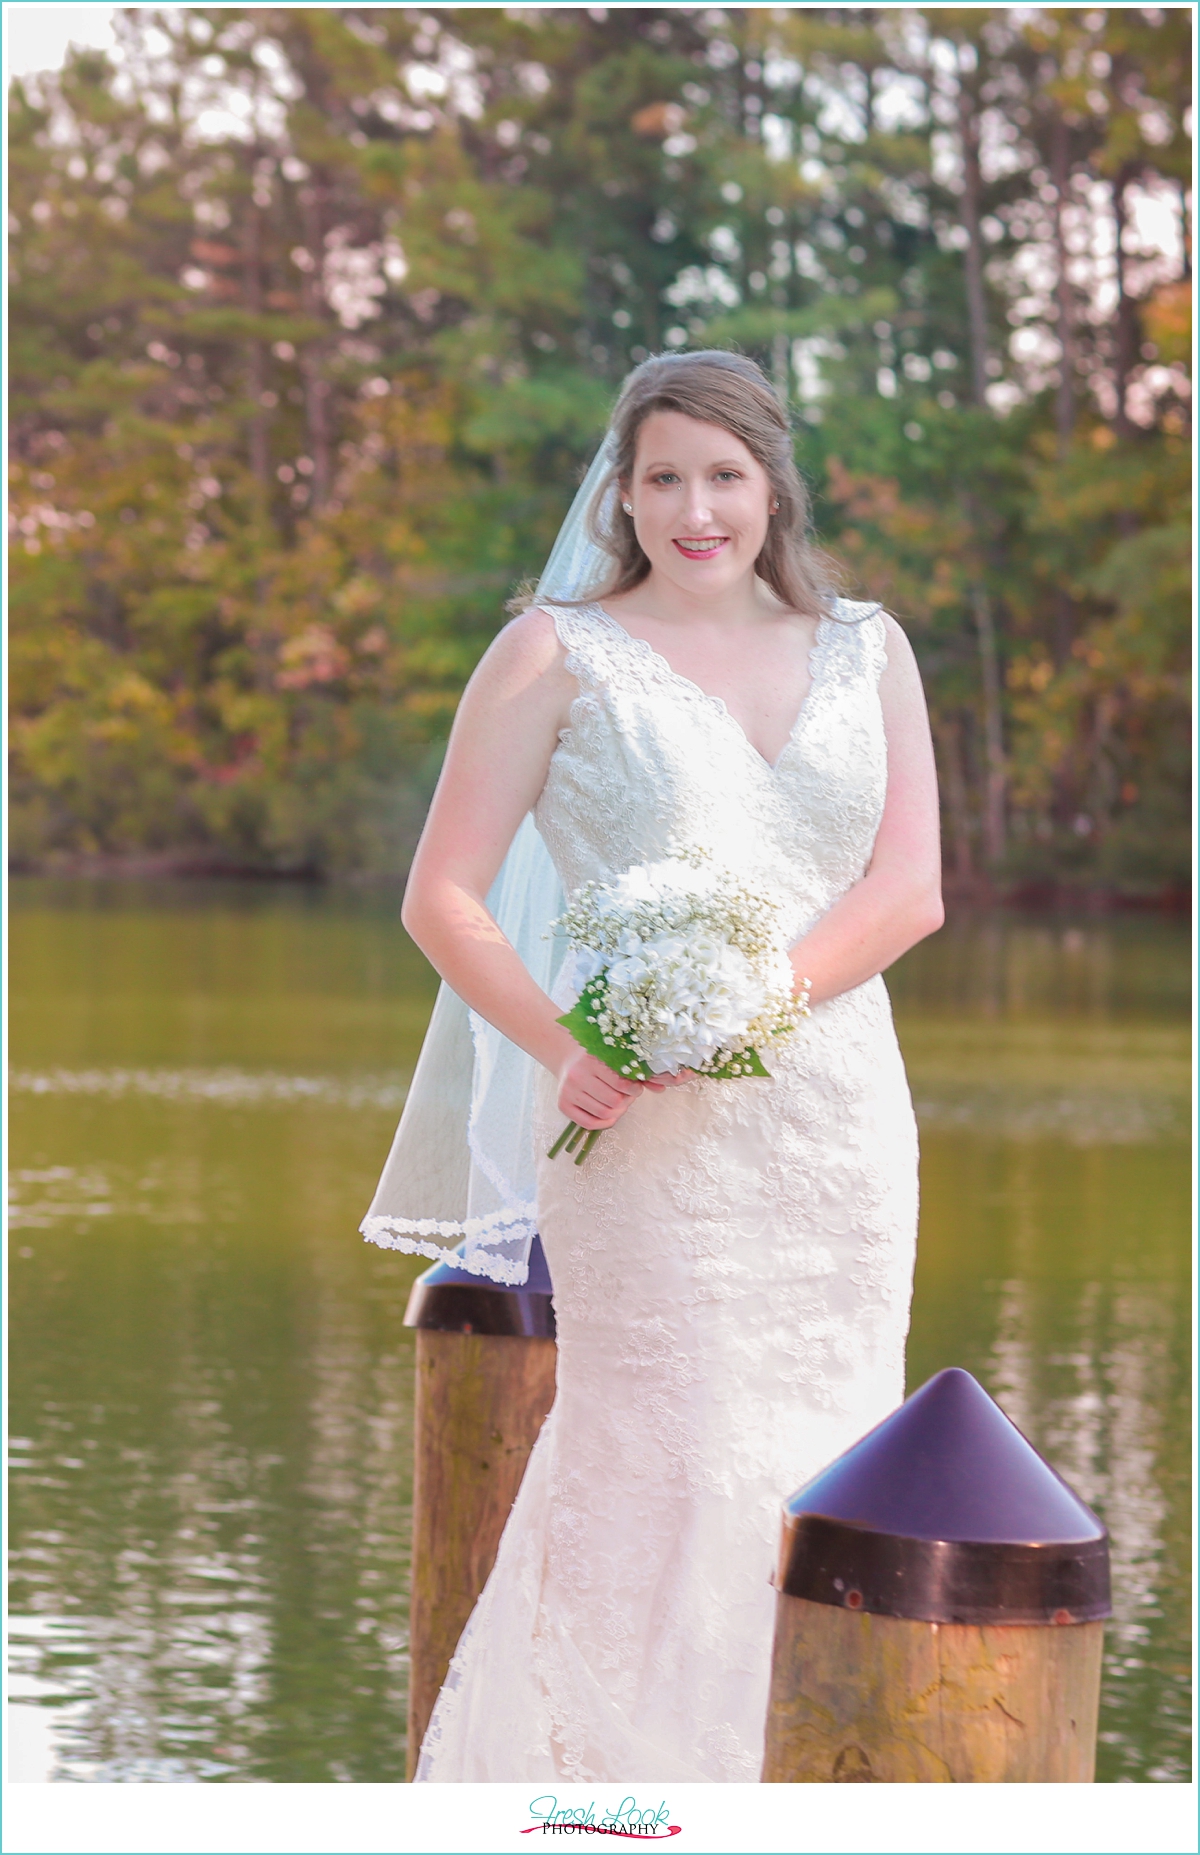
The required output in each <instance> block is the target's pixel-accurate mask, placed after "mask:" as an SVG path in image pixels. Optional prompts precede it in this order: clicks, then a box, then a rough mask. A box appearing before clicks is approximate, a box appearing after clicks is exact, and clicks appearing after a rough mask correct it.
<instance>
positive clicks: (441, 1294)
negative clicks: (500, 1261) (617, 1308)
mask: <svg viewBox="0 0 1200 1855" xmlns="http://www.w3.org/2000/svg"><path fill="white" fill-rule="evenodd" d="M553 1292H554V1291H553V1288H552V1286H551V1282H550V1271H549V1269H548V1268H547V1266H546V1253H545V1251H544V1250H543V1248H542V1240H541V1238H540V1237H535V1238H534V1239H533V1248H532V1249H531V1250H530V1253H529V1279H528V1280H527V1281H526V1282H525V1283H524V1284H523V1285H522V1286H521V1287H520V1288H507V1287H505V1286H504V1285H503V1284H501V1283H499V1282H488V1281H484V1280H483V1278H482V1277H480V1276H478V1275H472V1274H470V1272H469V1271H468V1270H466V1269H456V1268H455V1266H454V1264H453V1263H449V1262H435V1263H434V1265H433V1267H432V1268H431V1269H426V1271H425V1273H424V1274H423V1275H419V1276H418V1277H417V1279H416V1281H415V1282H414V1283H413V1285H412V1288H411V1290H410V1292H409V1297H408V1306H407V1308H406V1309H405V1313H404V1324H405V1326H406V1327H416V1328H418V1329H419V1330H420V1331H422V1332H425V1333H489V1334H494V1335H497V1336H503V1337H505V1338H514V1339H524V1340H552V1339H553V1338H554V1298H553Z"/></svg>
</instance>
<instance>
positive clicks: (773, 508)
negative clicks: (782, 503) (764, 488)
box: [767, 502, 779, 515]
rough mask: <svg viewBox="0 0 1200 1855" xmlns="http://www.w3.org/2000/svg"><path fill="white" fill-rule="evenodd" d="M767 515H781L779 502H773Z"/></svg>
mask: <svg viewBox="0 0 1200 1855" xmlns="http://www.w3.org/2000/svg"><path fill="white" fill-rule="evenodd" d="M767 513H768V514H769V515H778V514H779V504H778V503H777V502H773V503H772V504H771V507H770V509H769V510H768V511H767Z"/></svg>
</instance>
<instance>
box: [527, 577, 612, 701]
mask: <svg viewBox="0 0 1200 1855" xmlns="http://www.w3.org/2000/svg"><path fill="white" fill-rule="evenodd" d="M541 610H542V611H543V612H548V613H549V614H550V617H551V618H552V619H553V620H554V629H555V631H556V633H557V634H558V641H559V643H560V644H561V645H562V647H563V649H564V650H565V651H566V653H567V661H566V668H567V669H568V670H569V671H570V673H571V675H572V676H573V677H574V678H575V680H576V681H577V683H578V684H579V686H580V688H581V689H587V690H592V689H598V688H600V687H601V686H602V685H604V684H609V683H612V682H613V680H614V677H615V675H616V674H617V671H618V667H619V664H620V662H621V657H622V652H621V645H622V643H623V642H624V643H625V644H628V643H629V642H630V640H629V637H628V634H627V633H626V632H625V631H623V630H622V629H621V627H620V625H618V624H617V622H616V620H615V619H612V618H610V617H609V615H608V613H607V612H606V611H605V610H604V608H603V607H602V606H598V605H551V604H548V603H547V602H546V600H544V599H543V600H542V602H541Z"/></svg>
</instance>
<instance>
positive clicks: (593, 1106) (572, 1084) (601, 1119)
mask: <svg viewBox="0 0 1200 1855" xmlns="http://www.w3.org/2000/svg"><path fill="white" fill-rule="evenodd" d="M572 1041H574V1040H572ZM650 1086H651V1085H650V1084H649V1083H642V1082H636V1081H633V1080H631V1079H630V1078H629V1077H628V1076H619V1075H618V1074H617V1072H616V1070H615V1069H610V1068H609V1066H608V1064H607V1063H602V1062H601V1061H600V1058H599V1057H598V1056H589V1055H588V1053H587V1051H586V1050H585V1049H583V1048H582V1047H581V1046H580V1045H579V1044H574V1048H573V1049H571V1050H569V1051H568V1052H567V1054H566V1056H565V1058H564V1059H563V1062H562V1064H561V1066H560V1068H559V1071H558V1106H559V1110H560V1112H561V1113H563V1114H565V1115H566V1117H567V1119H568V1120H569V1121H574V1123H575V1125H576V1127H586V1128H589V1129H591V1128H599V1127H612V1126H613V1125H614V1124H615V1123H616V1122H617V1121H619V1120H620V1118H621V1116H622V1115H623V1114H624V1113H625V1110H626V1109H627V1108H629V1107H632V1105H633V1103H634V1102H635V1101H636V1099H637V1097H638V1095H639V1093H640V1092H641V1090H642V1089H643V1088H647V1087H650Z"/></svg>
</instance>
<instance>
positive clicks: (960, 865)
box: [936, 718, 975, 884]
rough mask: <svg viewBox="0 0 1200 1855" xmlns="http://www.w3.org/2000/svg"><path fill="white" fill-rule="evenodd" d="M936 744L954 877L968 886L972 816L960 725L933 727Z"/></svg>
mask: <svg viewBox="0 0 1200 1855" xmlns="http://www.w3.org/2000/svg"><path fill="white" fill-rule="evenodd" d="M936 728H937V743H938V746H939V748H940V749H941V753H940V755H939V758H940V760H941V763H942V789H943V791H944V793H945V795H946V809H947V811H948V812H949V814H950V835H951V842H952V844H953V847H954V874H955V876H956V878H957V879H958V881H959V882H961V883H963V884H968V883H970V882H971V881H972V879H973V878H974V875H975V871H974V868H973V866H972V862H971V814H970V808H969V806H968V804H967V782H966V779H965V777H964V775H963V761H962V724H961V722H959V721H958V720H957V718H956V719H955V720H954V721H942V722H939V723H937V724H936Z"/></svg>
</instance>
